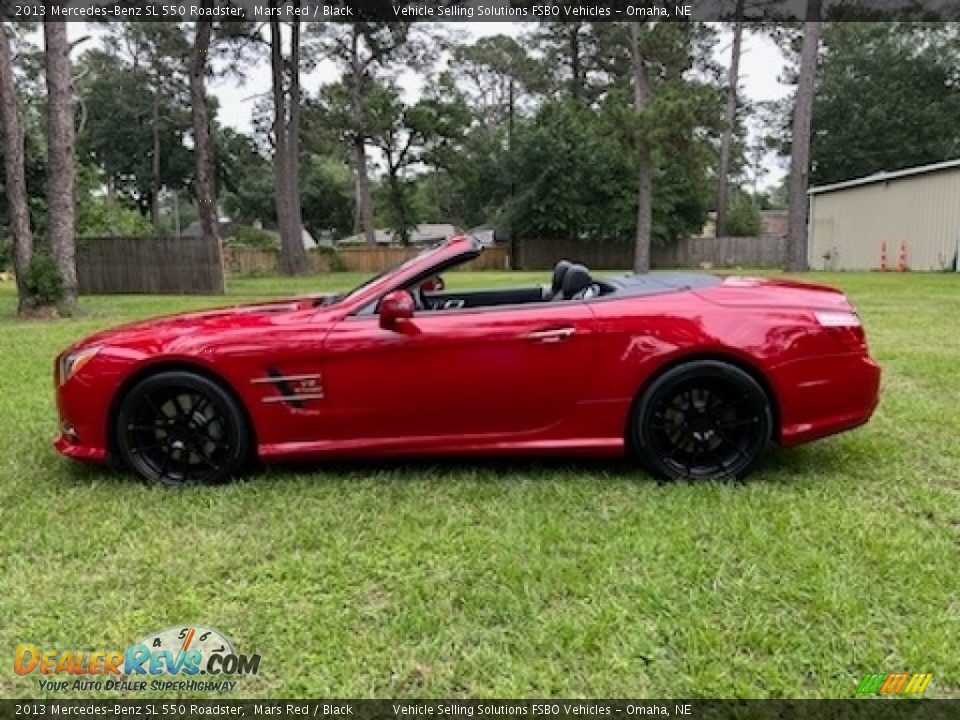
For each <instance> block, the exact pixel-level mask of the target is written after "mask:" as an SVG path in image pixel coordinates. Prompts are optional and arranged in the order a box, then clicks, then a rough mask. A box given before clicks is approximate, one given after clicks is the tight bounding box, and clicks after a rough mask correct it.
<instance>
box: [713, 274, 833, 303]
mask: <svg viewBox="0 0 960 720" xmlns="http://www.w3.org/2000/svg"><path fill="white" fill-rule="evenodd" d="M695 292H696V294H697V295H698V296H700V297H701V298H703V299H705V300H709V301H710V302H713V303H716V304H717V305H726V306H729V307H761V306H762V307H769V308H804V309H809V310H849V309H851V305H850V301H849V300H847V297H846V295H844V294H843V293H842V292H841V291H839V290H837V289H835V288H832V287H828V286H826V285H816V284H814V283H808V282H800V281H797V280H786V279H779V278H755V277H740V276H730V277H726V278H724V279H723V282H721V283H720V284H719V285H714V286H713V287H709V288H701V289H698V290H696V291H695Z"/></svg>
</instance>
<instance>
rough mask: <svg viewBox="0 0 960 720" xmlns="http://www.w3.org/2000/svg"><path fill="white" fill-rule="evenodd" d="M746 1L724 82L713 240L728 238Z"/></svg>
mask: <svg viewBox="0 0 960 720" xmlns="http://www.w3.org/2000/svg"><path fill="white" fill-rule="evenodd" d="M744 1H745V0H737V7H736V10H735V11H734V20H733V43H732V45H731V49H730V74H729V79H728V81H727V106H726V112H725V115H724V127H723V134H722V135H721V136H720V165H719V167H718V168H717V223H716V237H723V236H725V235H726V234H727V204H728V200H727V188H728V186H729V182H730V152H731V148H732V146H733V133H734V126H735V125H736V122H737V85H738V83H739V82H740V53H741V47H742V43H743V7H744Z"/></svg>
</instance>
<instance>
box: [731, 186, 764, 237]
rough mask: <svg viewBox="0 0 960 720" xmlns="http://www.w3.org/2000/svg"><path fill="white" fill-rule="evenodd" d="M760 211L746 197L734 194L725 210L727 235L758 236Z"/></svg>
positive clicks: (741, 194)
mask: <svg viewBox="0 0 960 720" xmlns="http://www.w3.org/2000/svg"><path fill="white" fill-rule="evenodd" d="M761 227H762V224H761V222H760V211H759V210H757V206H756V205H754V204H753V200H751V199H750V198H749V197H748V196H747V195H744V194H743V193H736V194H735V195H734V196H733V199H732V200H731V201H730V205H729V207H728V208H727V235H730V236H731V237H754V236H756V235H759V234H760V228H761Z"/></svg>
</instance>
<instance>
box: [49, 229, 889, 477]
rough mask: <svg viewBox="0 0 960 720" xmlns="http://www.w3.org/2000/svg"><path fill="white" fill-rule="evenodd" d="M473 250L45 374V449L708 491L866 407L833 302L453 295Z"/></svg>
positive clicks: (683, 277)
mask: <svg viewBox="0 0 960 720" xmlns="http://www.w3.org/2000/svg"><path fill="white" fill-rule="evenodd" d="M481 251H482V247H481V245H480V244H479V243H477V242H476V241H475V240H473V239H472V238H469V237H459V238H452V239H450V240H448V241H446V242H444V243H442V244H440V245H438V246H436V247H434V248H431V249H429V250H427V251H425V252H423V253H421V254H420V255H418V256H416V257H414V258H412V259H410V260H408V261H406V262H404V263H403V264H401V265H399V266H398V267H396V268H394V269H393V270H390V271H388V272H385V273H382V274H381V275H378V276H376V277H374V278H372V279H371V280H369V281H367V282H365V283H363V284H362V285H360V286H359V287H357V288H355V289H353V290H352V291H350V292H348V293H345V294H343V295H323V296H315V297H304V298H295V299H292V300H286V301H282V302H269V303H264V304H257V305H249V306H242V307H236V308H230V309H223V310H214V311H210V312H199V313H189V314H184V315H175V316H171V317H164V318H158V319H154V320H147V321H143V322H138V323H135V324H132V325H126V326H123V327H119V328H115V329H112V330H106V331H103V332H99V333H97V334H95V335H93V336H91V337H88V338H86V339H84V340H82V341H80V342H78V343H76V344H74V345H72V346H71V347H69V348H68V349H66V350H65V351H64V352H63V353H61V355H60V356H59V357H58V358H57V360H56V363H55V375H56V388H57V406H58V409H59V414H60V434H59V437H58V438H57V440H56V443H55V445H56V448H57V449H58V450H59V451H60V452H61V453H63V454H64V455H66V456H68V457H71V458H75V459H79V460H86V461H91V462H107V461H108V460H112V461H116V462H118V463H120V464H122V465H123V466H125V467H127V468H129V469H131V470H133V471H134V472H136V473H138V474H139V475H141V476H143V477H144V478H148V479H150V480H157V481H161V482H165V483H171V484H183V483H193V482H216V481H222V480H224V479H227V478H229V477H232V476H235V475H237V474H238V473H239V472H240V471H241V470H242V469H243V468H244V467H245V466H246V465H247V464H248V463H250V462H252V461H260V462H270V461H280V460H283V461H290V460H320V459H327V458H369V457H398V458H399V457H410V456H438V455H462V456H477V455H494V454H497V455H506V456H522V455H530V454H541V455H590V456H608V457H609V456H621V455H624V454H626V455H629V456H630V457H632V458H635V459H636V460H637V461H638V462H639V463H640V464H641V465H642V466H643V467H645V468H646V469H647V470H648V471H649V472H651V473H652V474H654V475H656V476H658V477H660V478H667V479H681V478H682V479H692V480H696V479H719V478H737V477H742V476H743V475H745V474H746V473H747V472H748V471H749V470H750V469H751V468H752V467H753V466H754V464H755V462H756V460H757V458H758V457H759V456H760V454H761V453H762V452H763V450H764V448H765V447H766V446H767V445H768V444H770V443H771V442H775V443H777V444H779V445H781V446H791V445H796V444H798V443H803V442H807V441H810V440H815V439H817V438H822V437H824V436H826V435H831V434H833V433H837V432H841V431H843V430H849V429H851V428H854V427H856V426H858V425H861V424H863V423H865V422H866V421H867V420H868V419H869V418H870V416H871V414H872V413H873V411H874V408H875V407H876V405H877V400H878V393H879V385H880V368H879V367H878V366H877V365H876V363H875V362H874V361H873V360H872V359H871V357H870V354H869V352H868V350H867V344H866V339H865V336H864V332H863V328H862V327H861V324H860V318H859V317H858V315H857V313H856V311H855V310H854V308H853V307H852V306H851V304H850V303H849V302H848V300H847V298H846V297H845V296H844V295H843V294H842V293H841V292H839V291H836V290H833V289H830V288H827V287H822V286H818V285H811V284H806V283H800V282H793V281H789V280H776V279H755V278H742V277H726V278H720V277H716V276H712V275H707V274H669V273H668V274H659V273H655V274H651V275H643V276H626V277H602V278H601V277H593V276H592V275H591V273H590V271H589V270H588V269H587V268H585V267H584V266H582V265H578V264H574V263H570V262H567V261H560V262H559V263H558V264H557V267H556V269H555V270H554V273H553V278H552V282H551V283H549V284H545V285H544V286H531V287H517V288H496V289H488V290H468V291H458V290H454V289H446V288H445V286H444V283H443V280H442V279H441V273H443V272H445V271H447V270H450V269H451V268H453V267H454V266H456V265H459V264H461V263H465V262H467V261H469V260H471V259H473V258H475V257H477V255H478V254H479V253H480V252H481ZM545 279H546V278H545Z"/></svg>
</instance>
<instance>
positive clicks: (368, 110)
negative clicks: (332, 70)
mask: <svg viewBox="0 0 960 720" xmlns="http://www.w3.org/2000/svg"><path fill="white" fill-rule="evenodd" d="M411 27H412V23H388V22H350V23H327V24H324V25H322V26H321V27H320V29H319V37H320V42H321V47H322V49H323V52H324V54H325V55H326V56H327V57H328V58H329V59H330V60H332V61H333V62H335V63H337V64H338V65H339V66H340V69H341V81H340V89H339V90H334V91H332V92H331V94H329V95H328V96H327V99H328V100H334V101H335V104H334V105H333V106H332V107H333V108H335V110H334V113H335V114H336V115H337V116H338V118H339V119H340V121H341V124H339V127H340V128H342V131H343V134H344V138H345V140H346V142H347V143H348V145H349V147H350V156H351V163H352V165H353V169H354V177H355V184H356V189H355V193H356V211H357V225H358V226H359V227H361V228H362V229H363V234H364V237H365V239H366V242H367V244H369V245H372V244H374V243H375V242H376V237H375V232H374V231H375V226H374V212H373V201H372V199H371V194H370V177H369V171H368V168H367V143H368V142H369V141H370V139H371V136H372V135H373V134H374V133H375V132H376V131H377V129H378V128H377V126H376V123H377V122H379V121H380V120H381V119H382V118H381V116H378V115H377V114H376V111H377V110H379V108H377V107H375V106H371V103H372V102H373V103H375V102H377V101H378V100H379V99H380V98H379V97H378V94H377V93H378V90H377V88H378V86H382V83H381V82H380V78H379V75H380V74H382V72H383V71H384V70H385V69H387V68H388V67H389V66H390V65H391V64H392V63H394V62H398V61H406V62H407V63H408V65H411V66H413V67H417V66H418V65H419V63H420V60H421V59H422V58H421V51H422V50H423V48H422V47H421V46H420V44H419V43H418V42H415V39H414V38H412V37H411ZM434 49H436V48H434Z"/></svg>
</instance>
